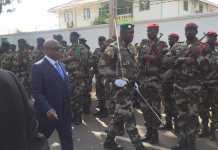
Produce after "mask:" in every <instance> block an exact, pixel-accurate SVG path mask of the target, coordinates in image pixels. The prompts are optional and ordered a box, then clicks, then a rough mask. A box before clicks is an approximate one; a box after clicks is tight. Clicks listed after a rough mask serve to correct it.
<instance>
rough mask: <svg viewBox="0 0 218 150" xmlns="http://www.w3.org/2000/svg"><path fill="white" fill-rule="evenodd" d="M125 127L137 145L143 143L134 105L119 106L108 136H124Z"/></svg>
mask: <svg viewBox="0 0 218 150" xmlns="http://www.w3.org/2000/svg"><path fill="white" fill-rule="evenodd" d="M124 129H125V130H126V132H127V133H128V135H129V137H130V139H131V142H132V143H133V144H134V145H135V146H138V145H139V144H141V138H140V135H139V134H138V130H137V128H136V119H135V115H134V110H133V107H129V108H125V109H124V108H119V107H117V108H116V110H115V113H114V116H113V119H112V124H111V127H110V128H109V130H108V134H107V137H108V138H112V139H114V138H115V137H116V136H122V135H123V134H124Z"/></svg>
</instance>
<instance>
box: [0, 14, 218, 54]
mask: <svg viewBox="0 0 218 150" xmlns="http://www.w3.org/2000/svg"><path fill="white" fill-rule="evenodd" d="M150 22H156V23H158V24H159V25H160V32H161V33H163V34H164V37H163V38H162V39H163V40H167V35H168V34H169V33H171V32H176V33H178V34H179V35H180V39H181V41H183V40H185V36H184V26H185V24H186V23H188V22H195V23H197V24H198V25H199V34H198V37H201V36H202V35H203V32H207V31H208V30H214V31H217V32H218V13H213V14H207V15H195V16H187V17H176V18H170V19H159V20H150V21H146V22H136V23H135V38H134V42H139V41H141V39H142V38H145V37H146V25H147V24H148V23H150ZM71 31H72V30H70V29H69V30H54V31H45V32H31V33H18V34H13V35H2V36H0V39H1V38H8V40H9V41H10V42H11V43H14V44H17V40H18V39H19V38H24V39H26V40H27V41H28V42H29V43H30V44H32V45H35V42H36V41H35V40H36V38H37V37H39V36H41V37H44V38H51V37H52V35H53V34H62V35H63V36H64V39H65V40H66V41H68V42H69V34H70V32H71ZM75 31H78V32H79V33H80V34H81V36H82V37H84V38H86V39H87V43H88V44H89V45H90V46H91V48H92V50H94V49H95V48H96V47H97V38H98V37H99V36H101V35H103V36H106V37H108V26H107V25H100V26H92V27H89V28H77V29H75Z"/></svg>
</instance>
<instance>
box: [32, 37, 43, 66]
mask: <svg viewBox="0 0 218 150" xmlns="http://www.w3.org/2000/svg"><path fill="white" fill-rule="evenodd" d="M44 42H45V39H44V38H42V37H39V38H37V39H36V49H35V50H33V52H32V56H33V63H35V62H37V61H39V60H40V59H42V58H43V56H44V54H43V44H44Z"/></svg>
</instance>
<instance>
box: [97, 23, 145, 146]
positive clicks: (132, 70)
mask: <svg viewBox="0 0 218 150" xmlns="http://www.w3.org/2000/svg"><path fill="white" fill-rule="evenodd" d="M133 36H134V25H132V24H124V25H121V26H120V38H119V43H117V42H114V43H112V44H111V45H110V46H108V47H107V48H106V50H105V52H104V54H103V55H102V56H101V58H100V60H99V64H98V65H99V72H100V73H101V74H102V75H104V76H107V77H108V76H111V77H112V78H114V79H119V78H122V79H121V81H122V82H123V83H124V85H123V87H122V85H120V86H119V85H117V86H119V87H117V89H116V93H115V95H114V98H115V100H116V103H115V104H116V107H115V112H114V116H113V119H112V124H111V126H110V128H109V129H108V132H107V137H106V140H105V142H104V148H105V149H111V150H121V149H122V147H121V146H120V145H118V144H117V143H116V142H115V137H116V136H117V135H120V134H124V131H123V129H124V128H125V129H126V131H127V133H128V135H129V137H130V139H131V141H132V143H133V145H134V146H135V148H136V150H145V149H146V148H145V147H144V146H143V145H142V142H141V140H140V136H139V134H138V130H137V128H136V120H135V115H134V110H133V102H132V100H133V97H132V96H133V93H134V90H133V86H134V83H135V80H136V76H137V64H136V59H135V56H136V49H135V48H134V46H132V45H131V42H132V40H133ZM118 44H119V45H120V46H119V47H120V49H118ZM126 80H128V83H127V81H126ZM116 81H118V80H116ZM119 81H120V80H119ZM119 81H118V82H119ZM118 84H119V83H118ZM121 84H122V83H121ZM120 130H122V131H120Z"/></svg>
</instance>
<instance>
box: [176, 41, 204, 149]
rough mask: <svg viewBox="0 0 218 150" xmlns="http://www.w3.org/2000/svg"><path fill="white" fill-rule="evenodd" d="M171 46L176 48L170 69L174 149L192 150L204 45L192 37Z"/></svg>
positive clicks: (195, 130) (196, 120)
mask: <svg viewBox="0 0 218 150" xmlns="http://www.w3.org/2000/svg"><path fill="white" fill-rule="evenodd" d="M174 48H176V49H177V50H176V51H179V52H180V54H179V57H178V59H177V60H176V61H175V66H174V69H173V73H172V75H173V76H172V77H173V82H174V84H173V88H174V89H173V90H174V91H173V98H174V99H175V102H176V110H177V112H176V113H177V118H176V134H177V137H178V145H177V146H176V147H175V148H174V149H185V150H195V149H196V147H195V146H196V145H195V140H196V133H197V131H198V125H199V123H198V106H199V100H200V97H201V95H200V92H201V84H200V80H201V77H200V74H201V70H200V62H201V53H202V52H203V51H204V48H205V47H204V45H203V44H202V43H200V42H199V41H198V40H197V39H196V40H195V42H193V43H191V44H187V43H186V42H185V43H180V44H178V45H177V46H175V47H174ZM178 49H179V50H178Z"/></svg>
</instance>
